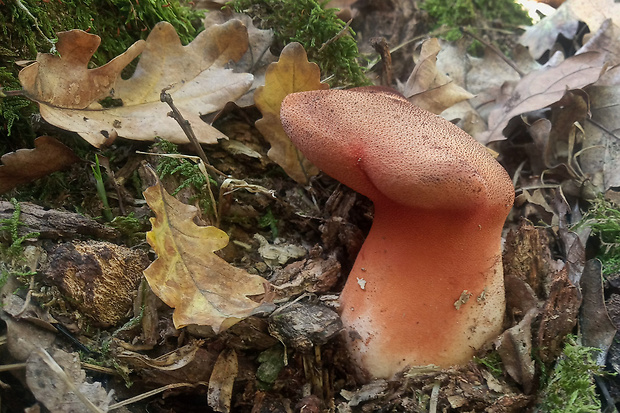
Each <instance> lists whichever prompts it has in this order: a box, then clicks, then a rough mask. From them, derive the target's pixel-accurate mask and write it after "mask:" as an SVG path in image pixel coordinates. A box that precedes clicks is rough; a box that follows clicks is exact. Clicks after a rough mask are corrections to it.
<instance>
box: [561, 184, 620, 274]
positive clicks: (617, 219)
mask: <svg viewBox="0 0 620 413" xmlns="http://www.w3.org/2000/svg"><path fill="white" fill-rule="evenodd" d="M583 226H588V227H590V228H592V234H593V235H595V236H598V238H599V240H600V242H601V247H600V248H599V252H598V254H597V258H598V259H600V260H601V262H602V264H603V274H604V275H610V274H615V273H619V272H620V210H619V209H618V206H616V205H614V204H613V203H611V202H609V201H607V200H605V198H604V197H603V196H602V195H601V196H599V197H598V198H596V199H595V200H594V201H593V202H592V205H591V207H590V209H589V210H588V212H586V213H585V214H584V216H583V218H582V219H581V221H580V222H579V223H578V224H577V225H575V227H574V228H573V229H575V230H577V229H579V228H581V227H583Z"/></svg>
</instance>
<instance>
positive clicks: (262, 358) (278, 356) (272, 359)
mask: <svg viewBox="0 0 620 413" xmlns="http://www.w3.org/2000/svg"><path fill="white" fill-rule="evenodd" d="M284 351H285V350H284V347H282V346H281V345H279V344H278V345H275V346H273V347H270V348H268V349H267V350H265V351H263V352H262V353H260V354H259V356H258V358H257V360H256V361H258V362H259V363H260V364H259V366H258V369H257V370H256V379H257V385H258V387H259V388H260V389H262V390H270V389H271V388H272V387H273V383H275V381H276V379H277V378H278V375H279V374H280V371H282V369H283V368H284V366H285V363H284V361H285V355H284Z"/></svg>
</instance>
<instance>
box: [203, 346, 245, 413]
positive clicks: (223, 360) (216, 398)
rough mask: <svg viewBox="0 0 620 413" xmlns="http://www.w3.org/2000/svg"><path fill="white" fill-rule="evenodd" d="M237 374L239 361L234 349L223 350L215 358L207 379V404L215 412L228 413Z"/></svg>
mask: <svg viewBox="0 0 620 413" xmlns="http://www.w3.org/2000/svg"><path fill="white" fill-rule="evenodd" d="M238 373H239V361H238V360H237V353H235V350H234V349H225V350H223V351H222V352H221V353H220V355H219V356H218V357H217V361H216V362H215V366H214V367H213V373H211V378H210V379H209V390H208V393H207V404H208V405H209V407H211V408H212V409H213V410H215V411H216V412H222V413H228V412H230V406H231V403H232V396H233V385H234V384H235V378H237V374H238Z"/></svg>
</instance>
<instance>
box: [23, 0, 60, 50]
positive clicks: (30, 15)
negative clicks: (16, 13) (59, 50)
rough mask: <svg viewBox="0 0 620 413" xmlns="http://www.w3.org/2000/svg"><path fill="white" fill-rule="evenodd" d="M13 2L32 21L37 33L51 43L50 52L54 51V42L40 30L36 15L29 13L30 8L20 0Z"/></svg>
mask: <svg viewBox="0 0 620 413" xmlns="http://www.w3.org/2000/svg"><path fill="white" fill-rule="evenodd" d="M15 4H16V5H17V7H19V8H20V9H22V10H23V11H24V13H26V15H27V16H28V17H30V18H31V19H32V20H33V21H34V27H35V29H37V31H38V32H39V34H40V35H41V37H43V38H44V39H45V40H46V41H47V42H48V43H49V44H51V45H52V48H51V50H50V52H51V53H55V52H56V43H54V41H53V40H51V39H50V38H49V37H47V36H46V35H45V34H44V33H43V32H42V31H41V28H40V27H39V20H37V18H36V17H34V16H33V15H32V13H30V10H28V8H27V7H26V6H24V4H23V3H22V2H21V1H20V0H15Z"/></svg>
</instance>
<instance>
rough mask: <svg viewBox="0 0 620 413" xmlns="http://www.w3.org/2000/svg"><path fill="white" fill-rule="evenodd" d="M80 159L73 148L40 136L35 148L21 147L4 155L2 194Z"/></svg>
mask: <svg viewBox="0 0 620 413" xmlns="http://www.w3.org/2000/svg"><path fill="white" fill-rule="evenodd" d="M79 160H80V158H78V157H77V155H76V154H75V153H73V151H72V150H71V149H69V148H68V147H67V146H65V145H63V144H62V143H60V142H59V141H57V140H56V139H54V138H52V137H51V136H40V137H38V138H37V139H35V140H34V149H19V150H17V151H15V152H11V153H7V154H5V155H2V158H0V161H2V163H3V165H0V194H1V193H4V192H7V191H10V190H11V189H13V188H15V187H16V186H18V185H21V184H25V183H28V182H32V181H34V180H36V179H39V178H43V177H44V176H46V175H49V174H51V173H52V172H56V171H60V170H62V169H65V168H67V167H68V166H70V165H71V164H73V163H75V162H78V161H79Z"/></svg>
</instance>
